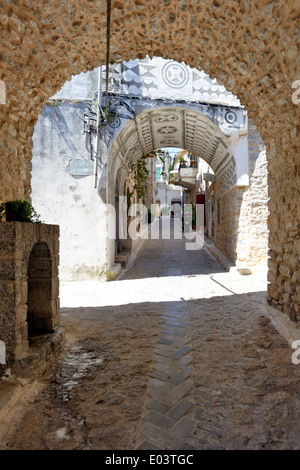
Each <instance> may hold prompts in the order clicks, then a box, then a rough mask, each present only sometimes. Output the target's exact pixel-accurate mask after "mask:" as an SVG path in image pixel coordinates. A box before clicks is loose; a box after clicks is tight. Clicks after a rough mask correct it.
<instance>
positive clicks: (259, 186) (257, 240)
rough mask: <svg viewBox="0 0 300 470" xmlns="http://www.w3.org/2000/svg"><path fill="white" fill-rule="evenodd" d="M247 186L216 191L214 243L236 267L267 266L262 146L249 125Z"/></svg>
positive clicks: (265, 194) (216, 187)
mask: <svg viewBox="0 0 300 470" xmlns="http://www.w3.org/2000/svg"><path fill="white" fill-rule="evenodd" d="M248 165H249V186H235V187H234V188H233V189H232V190H230V191H227V192H226V193H225V194H224V195H222V194H221V193H220V185H219V182H218V179H217V178H216V182H215V184H214V191H215V239H214V241H215V243H216V246H217V247H218V248H219V249H220V250H221V251H222V252H223V253H224V254H225V255H226V256H228V257H229V258H230V259H231V260H232V261H233V262H235V263H236V265H237V266H238V267H246V266H247V267H250V266H257V265H266V263H267V260H268V225H267V220H268V170H267V157H266V150H265V145H264V143H263V141H262V139H261V136H260V134H259V132H258V131H257V130H256V128H255V126H254V125H253V123H252V122H251V121H250V120H249V123H248Z"/></svg>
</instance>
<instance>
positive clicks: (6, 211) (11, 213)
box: [0, 199, 41, 223]
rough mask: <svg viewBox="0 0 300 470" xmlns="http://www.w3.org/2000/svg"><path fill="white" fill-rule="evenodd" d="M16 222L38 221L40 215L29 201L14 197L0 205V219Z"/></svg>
mask: <svg viewBox="0 0 300 470" xmlns="http://www.w3.org/2000/svg"><path fill="white" fill-rule="evenodd" d="M3 219H6V221H7V222H9V221H18V222H35V223H40V222H41V220H40V215H39V214H37V212H36V211H35V209H34V208H33V207H32V205H31V204H30V202H28V201H22V200H20V199H16V200H15V201H7V202H4V203H3V204H1V205H0V220H3Z"/></svg>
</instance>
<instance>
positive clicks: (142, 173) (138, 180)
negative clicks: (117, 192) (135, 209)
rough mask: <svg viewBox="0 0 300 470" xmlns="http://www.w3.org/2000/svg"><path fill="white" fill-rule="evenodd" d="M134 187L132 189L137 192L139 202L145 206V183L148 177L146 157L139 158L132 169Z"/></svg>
mask: <svg viewBox="0 0 300 470" xmlns="http://www.w3.org/2000/svg"><path fill="white" fill-rule="evenodd" d="M133 177H134V186H133V189H134V190H135V191H136V192H137V197H138V200H139V201H142V203H143V204H145V196H146V187H145V186H146V181H147V179H148V177H149V170H148V168H147V156H144V157H142V158H140V159H139V160H138V161H137V163H136V164H135V165H134V167H133Z"/></svg>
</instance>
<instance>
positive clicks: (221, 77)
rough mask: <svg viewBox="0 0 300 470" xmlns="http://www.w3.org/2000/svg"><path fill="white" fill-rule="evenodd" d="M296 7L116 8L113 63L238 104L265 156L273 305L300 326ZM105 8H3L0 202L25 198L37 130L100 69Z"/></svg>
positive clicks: (150, 4) (148, 0)
mask: <svg viewBox="0 0 300 470" xmlns="http://www.w3.org/2000/svg"><path fill="white" fill-rule="evenodd" d="M298 17H299V6H298V3H297V2H295V1H294V0H288V1H285V0H280V1H268V2H260V3H259V4H254V3H253V2H248V1H240V2H234V3H232V2H230V1H229V0H228V1H225V2H217V1H215V0H210V1H208V2H196V3H195V2H192V1H184V2H177V1H175V0H173V1H172V0H170V1H169V2H166V4H161V5H159V6H158V5H157V2H156V1H154V0H141V1H139V2H135V1H133V0H130V1H128V2H127V3H126V4H124V2H119V1H117V0H116V1H114V2H113V3H112V37H111V51H112V57H111V61H112V62H120V61H121V60H126V59H129V58H133V57H139V58H141V57H145V56H146V55H147V54H149V55H150V56H152V55H153V54H154V55H156V56H162V57H165V58H170V59H174V60H177V61H185V63H187V64H189V65H190V66H193V67H197V68H202V69H203V70H204V71H205V72H206V73H208V74H209V75H210V77H212V78H214V77H215V78H216V79H217V80H218V82H219V83H221V84H224V85H225V86H226V88H227V89H228V90H230V91H232V92H233V93H234V94H235V95H237V96H238V97H239V99H240V101H241V102H242V103H243V105H245V107H246V108H247V110H248V113H249V116H250V117H251V119H252V120H253V122H254V123H255V125H256V126H257V128H258V130H259V132H260V134H261V136H262V138H263V140H264V142H265V144H266V146H267V150H268V158H269V196H270V198H271V200H270V206H269V207H270V219H269V229H270V244H269V247H270V257H271V259H270V265H269V269H270V273H269V281H270V286H269V296H270V297H269V298H270V300H271V301H272V303H273V304H274V305H276V306H277V307H279V308H280V309H282V310H284V311H286V312H287V313H288V314H289V315H290V316H291V318H293V319H294V320H299V318H300V267H299V253H300V248H299V243H298V242H299V240H298V238H297V237H299V230H300V227H299V214H300V206H299V204H300V198H299V193H300V182H299V181H300V178H299V176H300V165H299V154H298V146H299V125H298V122H299V121H297V119H298V120H299V106H298V105H297V103H296V104H295V103H293V101H292V94H293V89H292V84H293V83H294V81H295V80H296V79H297V78H299V76H298V75H299V68H298V67H299V66H298V58H297V54H298V50H297V42H298V40H299V39H298V38H299V23H298V22H297V19H298ZM105 21H106V3H105V2H104V1H102V0H98V1H96V2H92V3H87V2H81V3H80V6H79V4H78V3H77V2H75V1H70V2H67V3H65V2H61V3H60V2H58V1H52V2H46V1H44V0H42V1H41V2H39V4H38V5H37V4H36V2H33V1H30V0H29V1H27V2H26V3H25V2H18V3H17V4H12V3H7V4H5V5H3V8H2V11H1V28H0V31H1V32H0V34H1V71H0V80H1V103H3V102H4V104H0V122H1V131H0V138H1V157H2V159H1V165H2V168H1V176H0V184H1V194H0V200H1V201H5V200H9V199H16V198H24V197H25V198H27V199H29V198H30V171H31V146H32V140H31V138H32V133H33V125H34V123H35V122H36V119H37V116H38V114H39V113H40V112H41V110H42V107H43V105H44V104H45V102H46V100H47V98H48V97H49V96H52V95H53V94H54V92H55V91H57V90H58V89H59V88H60V87H61V86H62V84H63V83H64V82H65V81H66V80H67V79H70V77H71V75H72V74H77V73H79V72H80V71H86V70H91V69H93V68H94V67H95V66H98V65H100V64H101V63H104V62H105V61H104V56H105V41H104V40H103V37H104V36H103V31H105Z"/></svg>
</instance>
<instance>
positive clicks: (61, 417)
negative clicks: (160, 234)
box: [0, 240, 300, 450]
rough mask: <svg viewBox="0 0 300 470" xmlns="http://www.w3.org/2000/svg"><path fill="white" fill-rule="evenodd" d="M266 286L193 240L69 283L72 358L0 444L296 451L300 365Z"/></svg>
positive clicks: (65, 308) (163, 243)
mask: <svg viewBox="0 0 300 470" xmlns="http://www.w3.org/2000/svg"><path fill="white" fill-rule="evenodd" d="M265 290H266V272H265V271H264V270H255V273H254V274H252V275H248V276H242V275H240V274H239V273H238V272H236V271H233V272H226V271H225V270H224V269H223V268H222V267H221V266H220V265H219V264H218V263H217V262H216V261H215V260H214V259H213V258H212V257H211V256H210V255H209V254H208V253H207V251H206V249H205V248H203V249H200V250H195V251H187V250H185V240H147V241H145V244H144V246H143V249H142V250H141V251H140V253H139V255H138V257H137V259H136V262H135V265H134V268H131V269H129V270H128V271H127V272H125V274H124V275H122V276H121V277H120V279H119V280H116V281H111V282H109V283H97V282H78V283H64V284H63V285H62V286H61V306H62V311H61V314H62V323H63V324H65V325H66V328H67V347H66V352H65V354H64V355H63V356H62V358H61V360H60V362H59V364H58V366H57V369H56V370H55V371H53V375H52V376H51V377H50V378H49V379H45V383H44V388H43V390H42V391H41V392H40V393H39V394H38V396H37V397H35V398H34V399H33V400H31V402H30V403H28V404H27V406H26V407H25V410H24V412H23V415H22V420H20V416H19V420H17V418H15V419H14V420H12V422H11V429H10V430H9V432H7V433H6V435H5V436H4V438H3V439H1V440H0V448H1V449H3V448H6V449H16V448H18V449H24V448H25V449H129V450H130V449H148V450H151V449H169V450H179V449H180V450H183V449H191V450H192V449H199V450H202V449H299V448H300V424H299V416H300V387H299V374H300V365H295V364H293V363H292V360H291V356H292V353H293V350H292V349H291V347H290V344H289V343H288V341H287V339H286V338H285V337H283V336H282V335H281V334H280V333H279V332H278V331H277V330H276V329H275V328H274V326H273V324H272V322H271V321H270V319H269V317H268V316H267V314H266V312H267V310H266V307H265V304H264V299H265ZM299 339H300V336H299ZM24 436H26V437H25V438H24Z"/></svg>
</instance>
